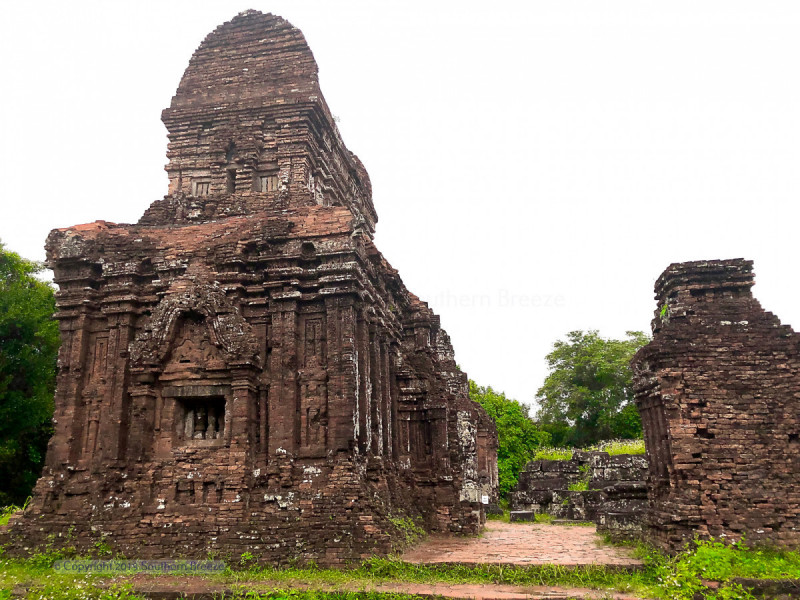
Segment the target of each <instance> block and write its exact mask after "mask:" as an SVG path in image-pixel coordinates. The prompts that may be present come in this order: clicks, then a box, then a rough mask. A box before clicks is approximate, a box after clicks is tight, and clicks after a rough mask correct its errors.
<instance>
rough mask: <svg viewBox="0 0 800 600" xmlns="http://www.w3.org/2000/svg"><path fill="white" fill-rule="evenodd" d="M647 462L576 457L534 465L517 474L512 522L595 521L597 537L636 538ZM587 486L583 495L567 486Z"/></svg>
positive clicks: (636, 457) (585, 454) (633, 457)
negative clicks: (544, 517) (543, 517)
mask: <svg viewBox="0 0 800 600" xmlns="http://www.w3.org/2000/svg"><path fill="white" fill-rule="evenodd" d="M646 476H647V459H646V458H645V457H644V456H642V455H632V454H621V455H617V456H609V454H608V453H607V452H575V453H574V454H573V456H572V459H571V460H535V461H531V462H530V463H528V465H527V466H526V467H525V470H524V471H523V472H522V473H520V477H519V482H518V483H517V487H516V488H515V490H514V492H512V494H511V509H512V513H511V518H512V520H514V521H519V520H525V519H533V518H535V515H536V514H545V513H546V514H550V515H552V516H554V517H556V518H559V519H569V520H574V521H594V522H595V523H596V524H597V526H598V530H599V531H606V532H608V533H609V534H611V535H614V536H620V537H636V536H637V535H638V534H639V533H640V532H641V529H642V519H643V517H644V512H645V510H646V508H647V487H646V484H645V478H646ZM581 483H585V484H586V486H587V487H588V489H587V490H583V491H572V490H570V489H569V488H570V486H573V485H575V484H581Z"/></svg>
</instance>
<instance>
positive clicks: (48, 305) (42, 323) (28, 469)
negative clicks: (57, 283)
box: [0, 243, 59, 505]
mask: <svg viewBox="0 0 800 600" xmlns="http://www.w3.org/2000/svg"><path fill="white" fill-rule="evenodd" d="M42 269H43V267H42V265H41V264H39V263H35V262H32V261H29V260H25V259H24V258H22V257H20V256H19V255H18V254H16V253H14V252H11V251H9V250H6V248H5V246H4V245H3V244H2V243H0V505H5V504H11V503H16V504H20V503H22V502H24V501H25V498H26V497H27V496H28V495H29V494H30V492H31V489H32V488H33V485H34V483H35V482H36V479H37V478H38V477H39V475H40V474H41V471H42V465H43V463H44V453H45V449H46V447H47V441H48V439H49V437H50V433H51V430H52V425H51V422H52V417H53V392H54V389H55V375H56V355H57V353H58V346H59V334H58V323H56V321H54V320H53V318H52V315H53V313H54V312H55V297H54V293H53V288H52V287H51V286H50V285H49V284H47V283H45V282H43V281H40V280H38V279H37V278H36V277H35V274H36V273H38V272H40V271H41V270H42Z"/></svg>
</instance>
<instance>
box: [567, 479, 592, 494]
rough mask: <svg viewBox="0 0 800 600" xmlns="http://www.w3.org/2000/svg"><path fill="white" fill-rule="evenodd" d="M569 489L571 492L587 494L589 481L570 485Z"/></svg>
mask: <svg viewBox="0 0 800 600" xmlns="http://www.w3.org/2000/svg"><path fill="white" fill-rule="evenodd" d="M567 489H568V490H569V491H570V492H585V491H588V489H589V482H588V481H578V482H577V483H570V484H569V486H568V487H567Z"/></svg>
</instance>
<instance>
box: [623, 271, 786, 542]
mask: <svg viewBox="0 0 800 600" xmlns="http://www.w3.org/2000/svg"><path fill="white" fill-rule="evenodd" d="M752 267H753V264H752V262H751V261H748V260H742V259H734V260H712V261H700V262H688V263H680V264H673V265H670V266H669V268H667V270H666V271H664V273H663V274H662V275H661V277H659V279H658V281H657V282H656V285H655V294H656V301H657V307H656V311H655V318H654V319H653V340H652V342H651V343H650V344H648V345H647V346H645V347H644V348H642V349H641V350H640V351H639V352H638V353H637V354H636V355H635V356H634V358H633V361H632V366H633V369H634V386H635V394H636V403H637V406H638V407H639V411H640V413H641V415H642V422H643V425H644V432H645V442H646V447H647V455H648V462H649V465H650V473H649V479H648V489H649V502H650V511H649V526H650V536H651V538H652V540H653V541H654V542H656V543H657V544H659V545H660V546H662V547H664V548H667V549H669V550H677V549H679V548H680V547H681V546H682V545H683V544H684V543H685V542H686V541H688V540H690V539H691V538H692V537H693V536H694V535H695V534H699V535H700V536H703V537H706V536H715V537H719V536H726V537H727V538H728V539H739V538H740V537H741V536H742V535H745V536H746V537H747V540H748V542H750V543H774V544H780V545H785V546H791V547H797V546H798V545H800V518H798V514H800V485H798V484H799V483H800V417H798V408H799V407H800V404H799V403H798V399H800V348H799V347H798V345H800V336H798V334H796V333H795V332H793V331H792V329H791V328H790V327H788V326H786V325H781V323H780V321H779V320H778V318H777V317H776V316H775V315H773V314H772V313H769V312H766V311H765V310H764V309H762V308H761V305H760V304H759V303H758V301H757V300H756V299H755V298H754V297H753V295H752V292H751V288H752V286H753V283H754V280H753V268H752Z"/></svg>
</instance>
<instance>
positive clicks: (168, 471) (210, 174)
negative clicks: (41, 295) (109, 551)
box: [9, 11, 497, 564]
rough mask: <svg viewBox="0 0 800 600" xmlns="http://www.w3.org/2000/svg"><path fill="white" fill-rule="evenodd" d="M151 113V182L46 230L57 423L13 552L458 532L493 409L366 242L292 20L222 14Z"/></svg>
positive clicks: (340, 542) (429, 316)
mask: <svg viewBox="0 0 800 600" xmlns="http://www.w3.org/2000/svg"><path fill="white" fill-rule="evenodd" d="M162 119H163V121H164V124H165V125H166V128H167V130H168V133H169V147H168V152H167V155H168V159H169V163H168V164H167V167H166V170H167V173H168V175H169V191H168V194H167V196H166V197H165V198H164V199H162V200H157V201H156V202H154V203H153V204H152V205H151V206H150V208H148V209H147V211H146V212H145V213H144V216H143V217H142V218H141V219H140V220H139V222H138V223H137V224H135V225H127V224H120V225H118V224H114V223H108V222H104V221H97V222H95V223H90V224H87V225H78V226H75V227H69V228H66V229H58V230H55V231H53V232H52V233H51V234H50V236H49V238H48V240H47V255H48V262H49V265H50V267H51V268H52V269H53V271H54V273H55V280H56V283H57V284H58V286H59V292H58V296H57V302H58V313H57V319H58V320H59V323H60V327H61V336H62V347H61V352H60V355H59V373H58V384H57V392H56V398H55V407H56V409H55V435H54V436H53V438H52V440H51V442H50V446H49V449H48V454H47V462H46V468H45V470H44V473H43V475H42V477H41V479H40V480H39V482H38V483H37V485H36V489H35V496H34V499H33V502H32V504H31V506H30V507H29V508H28V509H27V511H26V513H25V514H24V516H23V518H22V519H21V520H20V521H18V522H17V523H15V524H14V526H13V527H12V528H11V531H10V533H9V535H10V536H11V537H12V539H13V540H14V541H13V548H21V547H23V546H31V545H32V544H36V543H41V542H43V541H44V540H46V539H47V537H48V536H51V538H52V536H53V535H54V536H56V539H58V537H59V536H65V535H66V534H67V532H68V531H69V532H70V544H72V545H75V546H77V547H79V548H90V547H91V546H92V544H94V543H95V542H96V541H97V540H99V539H101V538H102V539H105V540H106V542H107V543H109V544H110V545H111V546H112V547H113V548H115V549H117V550H120V551H122V552H124V553H125V554H127V555H128V556H131V557H133V556H137V557H167V556H175V555H183V556H203V557H205V556H207V554H208V552H218V553H222V554H223V555H229V556H238V555H239V554H240V553H242V552H245V551H247V552H251V553H252V554H254V555H255V556H256V557H257V558H258V559H259V560H262V561H272V562H287V561H291V560H298V559H299V560H301V561H302V560H309V559H313V560H315V561H317V562H319V563H323V564H337V563H342V562H345V561H349V560H357V559H359V558H362V557H365V556H368V555H371V554H373V553H383V552H387V551H389V550H391V549H392V548H393V547H394V546H395V544H396V543H397V542H398V541H400V540H402V539H403V538H404V536H403V535H402V534H400V535H398V531H399V530H398V527H399V528H401V529H402V528H403V527H407V524H408V523H410V522H411V521H414V522H416V523H417V524H419V525H421V526H422V527H423V528H425V529H427V530H432V531H453V532H462V533H477V532H478V531H479V529H480V527H481V524H482V522H483V520H484V518H485V504H486V503H487V502H489V501H493V500H494V498H495V496H496V488H497V465H496V445H497V438H496V432H495V430H494V425H493V424H492V422H491V420H490V419H489V418H488V416H487V415H486V413H485V412H484V411H483V409H482V408H481V407H480V406H478V405H477V404H475V403H473V402H472V401H470V399H469V397H468V388H467V376H466V375H465V374H464V373H463V372H461V371H460V370H459V368H458V367H457V366H456V363H455V361H454V359H453V348H452V346H451V344H450V340H449V338H448V336H447V333H446V332H445V331H444V330H443V329H442V328H441V327H440V323H439V318H438V317H437V316H436V315H435V314H433V312H432V311H431V310H430V309H429V308H428V306H427V305H426V304H425V303H424V302H422V301H421V300H420V299H419V298H417V297H416V296H415V295H414V294H412V293H410V292H409V291H408V290H407V289H406V288H405V286H404V285H403V282H402V281H401V279H400V277H399V275H398V273H397V271H395V270H394V269H393V268H392V267H391V265H390V264H389V263H388V262H387V261H386V259H384V257H383V256H382V255H381V253H380V252H379V251H378V249H377V248H376V247H375V245H374V244H373V233H374V231H375V224H376V222H377V220H378V216H377V214H376V212H375V207H374V206H373V202H372V190H371V186H370V180H369V176H368V175H367V171H366V170H365V168H364V166H363V165H362V164H361V162H360V161H359V159H358V158H357V157H356V156H355V155H354V154H353V153H351V152H350V151H348V150H347V148H346V147H345V145H344V143H343V142H342V139H341V137H340V134H339V131H338V129H337V127H336V124H335V123H334V119H333V117H332V116H331V112H330V110H329V108H328V106H327V104H326V103H325V100H324V98H323V96H322V93H321V92H320V88H319V83H318V77H317V65H316V62H315V61H314V57H313V55H312V53H311V51H310V50H309V48H308V46H307V44H306V41H305V39H304V37H303V35H302V33H301V32H300V31H299V30H297V29H295V28H294V27H293V26H292V25H290V24H289V23H287V22H286V21H284V20H283V19H281V18H280V17H276V16H273V15H269V14H266V15H265V14H261V13H259V12H255V11H247V12H245V13H242V14H240V15H238V16H237V17H235V18H234V19H233V20H231V21H230V22H228V23H225V24H223V25H221V26H220V27H218V28H217V29H216V30H215V31H214V32H213V33H211V34H210V35H209V36H208V37H207V38H206V39H205V40H204V41H203V43H202V44H201V45H200V47H199V48H198V49H197V51H196V52H195V53H194V55H193V56H192V59H191V61H190V63H189V66H188V68H187V69H186V72H185V73H184V76H183V78H182V79H181V82H180V85H179V87H178V91H177V93H176V95H175V96H174V98H173V99H172V103H171V104H170V107H169V108H167V109H166V110H165V111H164V112H163V114H162Z"/></svg>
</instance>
